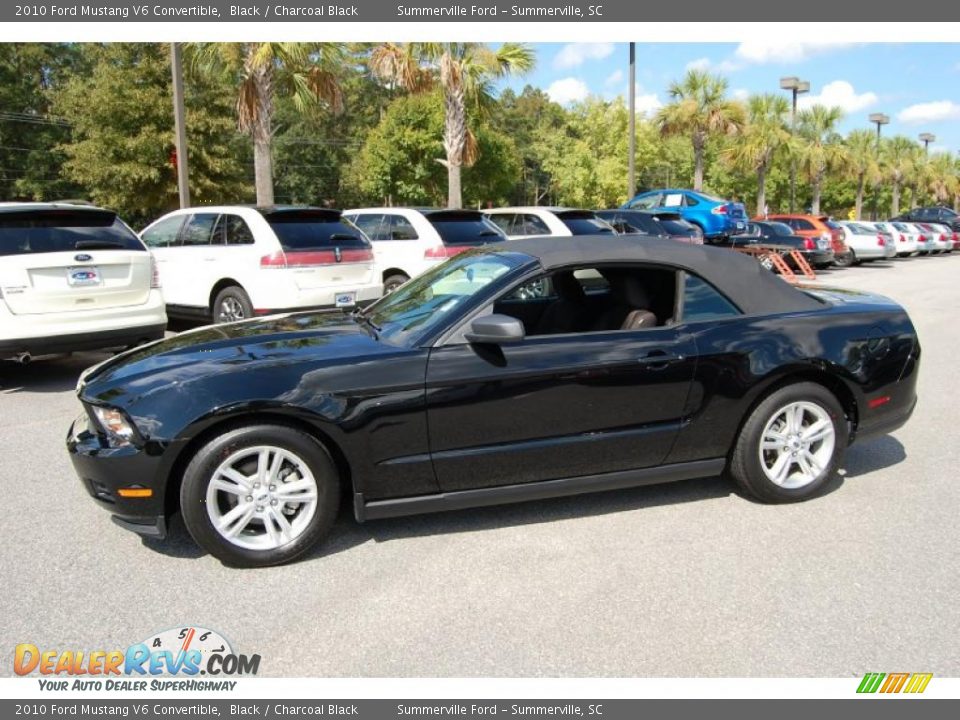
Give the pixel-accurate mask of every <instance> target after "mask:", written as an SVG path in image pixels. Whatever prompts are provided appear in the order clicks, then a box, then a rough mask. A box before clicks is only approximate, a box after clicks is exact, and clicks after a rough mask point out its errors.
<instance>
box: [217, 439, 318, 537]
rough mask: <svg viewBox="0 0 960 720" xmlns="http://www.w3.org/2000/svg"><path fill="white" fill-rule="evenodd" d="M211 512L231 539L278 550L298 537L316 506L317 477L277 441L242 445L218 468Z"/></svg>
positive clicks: (222, 532) (311, 517)
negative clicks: (275, 443)
mask: <svg viewBox="0 0 960 720" xmlns="http://www.w3.org/2000/svg"><path fill="white" fill-rule="evenodd" d="M206 500H207V502H206V505H207V516H208V517H209V518H210V522H211V523H212V524H213V527H214V529H215V530H216V531H217V532H218V533H220V535H221V537H223V538H224V539H225V540H227V541H228V542H230V543H232V544H233V545H236V546H237V547H241V548H245V549H247V550H274V549H276V548H279V547H282V546H283V545H287V544H289V543H291V542H293V541H294V540H296V539H297V538H298V537H300V535H302V534H303V533H304V531H305V530H306V529H307V527H308V526H309V525H310V521H311V520H312V519H313V516H314V515H315V514H316V511H317V481H316V479H315V478H314V477H313V473H312V472H311V471H310V468H309V467H308V466H307V464H306V463H305V462H304V461H303V460H302V459H301V458H299V457H298V456H297V455H295V454H294V453H292V452H290V451H289V450H285V449H283V448H280V447H276V446H275V445H259V446H256V447H249V448H244V449H242V450H237V451H236V452H234V453H233V454H231V455H230V456H229V457H228V458H227V459H226V460H224V461H223V462H222V463H220V466H219V467H218V468H217V469H216V470H215V471H214V473H213V477H212V478H211V479H210V483H209V485H207V498H206Z"/></svg>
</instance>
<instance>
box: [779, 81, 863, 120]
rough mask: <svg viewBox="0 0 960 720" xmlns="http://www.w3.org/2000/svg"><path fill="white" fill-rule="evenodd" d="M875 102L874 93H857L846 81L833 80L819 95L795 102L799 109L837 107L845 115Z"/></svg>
mask: <svg viewBox="0 0 960 720" xmlns="http://www.w3.org/2000/svg"><path fill="white" fill-rule="evenodd" d="M876 102H877V95H876V93H872V92H865V93H859V94H858V93H857V91H856V90H854V89H853V85H851V84H850V83H848V82H847V81H846V80H834V81H833V82H830V83H827V84H826V85H824V86H823V90H821V91H820V94H819V95H801V96H800V99H799V100H798V101H797V105H798V107H800V108H808V107H810V106H812V105H826V106H827V107H838V108H840V109H842V110H843V111H844V112H845V113H852V112H856V111H857V110H863V109H864V108H866V107H870V106H871V105H873V104H874V103H876Z"/></svg>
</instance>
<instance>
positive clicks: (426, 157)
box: [343, 93, 520, 206]
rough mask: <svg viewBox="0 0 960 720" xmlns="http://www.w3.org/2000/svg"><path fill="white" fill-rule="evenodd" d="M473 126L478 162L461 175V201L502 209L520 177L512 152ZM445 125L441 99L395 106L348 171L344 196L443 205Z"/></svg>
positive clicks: (413, 98)
mask: <svg viewBox="0 0 960 720" xmlns="http://www.w3.org/2000/svg"><path fill="white" fill-rule="evenodd" d="M471 122H472V124H473V125H474V127H475V128H476V140H475V142H476V143H477V147H478V150H479V152H478V156H479V157H478V158H477V160H476V162H475V163H474V164H473V165H472V166H471V167H469V168H466V169H465V171H464V179H465V180H466V181H467V183H466V184H465V195H464V199H465V201H466V203H467V204H468V205H472V206H479V205H486V204H502V202H503V201H504V200H505V198H506V196H507V195H508V194H509V193H510V191H511V189H512V188H513V186H514V184H515V183H516V181H517V178H518V177H519V173H520V167H519V163H518V162H517V159H516V158H517V149H516V146H515V145H514V144H513V142H512V141H511V140H510V138H508V137H505V136H504V135H503V134H502V133H498V132H496V131H495V130H494V129H492V128H490V127H489V126H488V125H486V124H485V123H483V122H482V121H480V120H479V119H476V118H472V119H471ZM443 124H444V107H443V98H442V97H441V95H440V94H439V93H430V94H415V95H407V96H403V97H400V98H397V99H396V100H394V101H393V103H391V105H390V106H389V107H388V108H387V110H386V111H385V112H384V115H383V119H382V120H381V121H380V123H379V124H378V125H377V127H376V128H374V129H373V130H372V131H371V132H370V133H369V135H368V136H367V139H366V141H365V142H364V144H363V146H362V148H361V149H360V151H359V152H358V153H356V155H355V157H354V158H353V161H352V162H351V163H350V166H349V167H348V168H347V170H346V172H345V176H344V187H343V191H344V192H345V193H346V194H347V195H348V196H351V197H354V198H357V199H359V200H363V201H365V202H366V203H367V204H380V203H383V204H385V205H440V204H442V203H443V200H444V197H445V195H446V182H445V180H446V178H445V175H446V172H445V170H444V168H443V167H442V166H441V165H440V164H439V163H437V162H436V158H437V154H438V153H439V152H442V150H443V146H442V143H441V140H440V138H441V135H442V130H443Z"/></svg>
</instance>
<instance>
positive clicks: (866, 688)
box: [857, 672, 933, 695]
mask: <svg viewBox="0 0 960 720" xmlns="http://www.w3.org/2000/svg"><path fill="white" fill-rule="evenodd" d="M932 677H933V673H905V672H897V673H867V674H866V675H864V676H863V680H861V681H860V685H859V687H857V692H858V693H868V694H870V693H876V692H879V693H883V694H887V695H889V694H896V693H900V692H903V693H906V694H908V695H913V694H920V693H922V692H923V691H924V690H926V689H927V685H928V684H930V678H932Z"/></svg>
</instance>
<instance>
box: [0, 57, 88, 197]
mask: <svg viewBox="0 0 960 720" xmlns="http://www.w3.org/2000/svg"><path fill="white" fill-rule="evenodd" d="M81 60H82V59H81V54H80V51H79V48H78V46H76V45H71V44H66V43H2V44H0V200H13V199H24V200H56V199H66V198H76V197H79V196H80V195H82V194H83V189H82V188H81V187H79V186H78V185H77V184H76V183H74V182H72V181H70V180H69V179H68V178H65V177H64V176H62V175H61V174H60V166H61V165H62V164H63V162H64V159H65V158H64V155H63V153H62V152H61V151H59V150H58V149H57V148H58V146H59V145H60V144H61V143H63V142H66V141H67V140H69V138H70V123H69V121H68V120H67V119H66V118H58V117H54V116H53V115H52V114H51V113H52V112H53V111H52V109H51V107H50V98H51V96H52V94H54V93H56V92H57V90H58V89H59V88H60V86H61V85H62V84H63V83H64V82H65V81H66V79H67V78H69V77H70V75H71V74H73V73H77V72H80V71H81V65H82V62H81Z"/></svg>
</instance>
